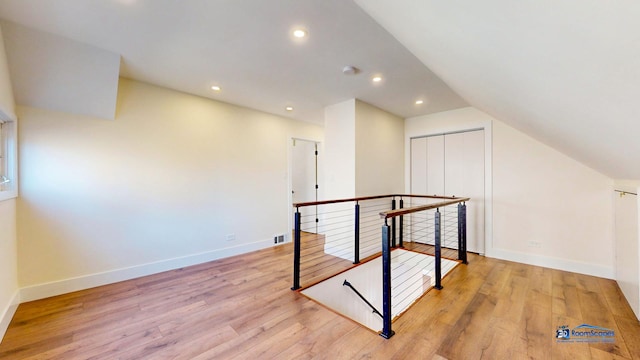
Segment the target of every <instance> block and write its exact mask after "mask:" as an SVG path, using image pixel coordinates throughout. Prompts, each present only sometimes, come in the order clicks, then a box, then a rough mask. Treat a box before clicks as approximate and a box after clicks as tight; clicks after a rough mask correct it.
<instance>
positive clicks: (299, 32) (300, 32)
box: [293, 29, 307, 39]
mask: <svg viewBox="0 0 640 360" xmlns="http://www.w3.org/2000/svg"><path fill="white" fill-rule="evenodd" d="M293 36H295V37H297V38H298V39H301V38H303V37H305V36H307V32H306V31H304V30H302V29H295V30H293Z"/></svg>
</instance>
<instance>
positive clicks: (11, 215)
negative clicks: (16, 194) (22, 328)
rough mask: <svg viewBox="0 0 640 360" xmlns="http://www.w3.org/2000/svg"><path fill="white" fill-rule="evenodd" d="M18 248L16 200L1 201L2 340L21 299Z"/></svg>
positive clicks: (0, 297) (0, 334) (0, 315)
mask: <svg viewBox="0 0 640 360" xmlns="http://www.w3.org/2000/svg"><path fill="white" fill-rule="evenodd" d="M17 257H18V255H17V250H16V201H15V200H14V199H10V200H4V201H0V340H1V339H2V336H3V335H4V332H5V330H6V328H7V326H8V325H9V322H10V321H11V317H12V316H13V313H14V311H15V308H16V307H17V303H18V301H19V300H20V298H19V295H18V264H17Z"/></svg>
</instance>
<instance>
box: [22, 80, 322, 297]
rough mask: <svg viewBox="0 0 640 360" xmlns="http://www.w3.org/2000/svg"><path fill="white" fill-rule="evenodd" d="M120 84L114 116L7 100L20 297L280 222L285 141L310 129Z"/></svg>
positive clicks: (184, 253) (257, 235)
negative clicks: (14, 114) (14, 112)
mask: <svg viewBox="0 0 640 360" xmlns="http://www.w3.org/2000/svg"><path fill="white" fill-rule="evenodd" d="M120 84H121V85H120V89H119V96H118V111H117V117H116V120H115V121H103V120H99V119H96V118H90V117H86V116H80V115H70V114H65V113H58V112H52V111H46V110H39V109H34V108H29V107H18V113H19V116H20V119H21V123H20V130H21V131H20V151H21V158H20V175H21V178H22V183H21V198H20V199H19V201H18V244H19V246H18V253H19V264H20V271H19V282H20V286H21V287H23V289H22V296H23V300H25V301H26V300H29V299H33V298H39V297H43V296H49V295H52V294H55V293H62V292H67V291H71V290H74V289H78V288H85V287H89V286H95V285H98V284H101V283H108V282H112V281H118V280H122V279H126V278H131V277H135V276H141V275H145V274H148V273H153V272H157V271H163V270H166V269H170V268H175V267H180V266H185V265H190V264H194V263H198V262H203V261H208V260H212V259H216V258H220V257H223V256H229V255H233V254H237V253H241V252H246V251H251V250H255V249H259V248H264V247H267V246H271V245H272V243H273V236H274V235H276V234H281V233H286V232H287V231H288V211H289V208H290V206H291V205H290V204H289V202H288V194H287V193H288V179H289V175H288V173H287V171H288V162H287V151H288V150H287V149H288V146H289V143H290V139H291V138H292V137H297V138H305V139H316V140H318V141H321V140H322V136H323V132H322V128H321V127H318V126H316V125H311V124H308V123H302V122H298V121H293V120H290V119H285V118H281V117H277V116H274V115H269V114H265V113H261V112H257V111H254V110H250V109H246V108H241V107H237V106H232V105H229V104H224V103H219V102H215V101H211V100H208V99H204V98H200V97H196V96H191V95H187V94H184V93H179V92H175V91H171V90H167V89H163V88H159V87H154V86H151V85H146V84H142V83H138V82H134V81H130V80H126V79H121V80H120ZM228 234H235V238H236V239H235V240H234V241H227V240H226V235H228Z"/></svg>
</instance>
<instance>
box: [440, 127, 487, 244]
mask: <svg viewBox="0 0 640 360" xmlns="http://www.w3.org/2000/svg"><path fill="white" fill-rule="evenodd" d="M444 153H445V156H444V158H445V161H444V163H445V166H444V182H445V192H444V193H445V195H447V196H465V197H469V198H471V200H470V201H469V202H467V203H466V205H467V250H468V251H471V252H476V253H480V254H484V130H476V131H467V132H461V133H456V134H447V135H445V136H444ZM447 210H448V211H455V212H456V214H457V211H456V210H455V209H454V208H453V207H450V208H448V209H447ZM454 216H455V214H454ZM455 238H456V241H457V233H456V235H455Z"/></svg>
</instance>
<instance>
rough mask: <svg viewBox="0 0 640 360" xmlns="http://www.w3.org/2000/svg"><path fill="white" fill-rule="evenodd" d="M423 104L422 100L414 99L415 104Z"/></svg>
mask: <svg viewBox="0 0 640 360" xmlns="http://www.w3.org/2000/svg"><path fill="white" fill-rule="evenodd" d="M422 104H424V100H416V105H422Z"/></svg>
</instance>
